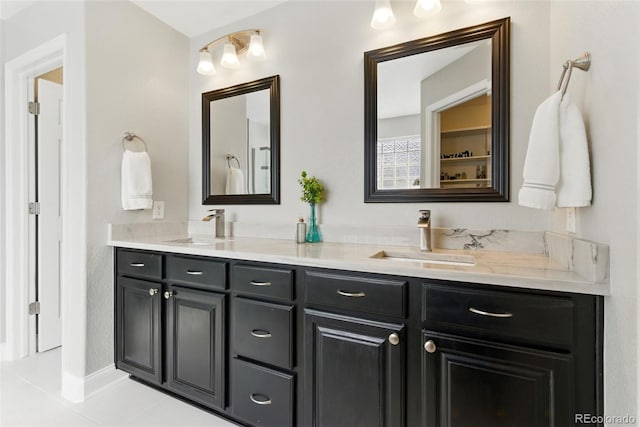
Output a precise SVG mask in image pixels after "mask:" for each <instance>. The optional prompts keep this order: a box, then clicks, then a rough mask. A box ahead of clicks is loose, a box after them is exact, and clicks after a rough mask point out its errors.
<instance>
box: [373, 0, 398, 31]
mask: <svg viewBox="0 0 640 427" xmlns="http://www.w3.org/2000/svg"><path fill="white" fill-rule="evenodd" d="M395 23H396V17H395V16H394V15H393V9H391V0H376V8H375V9H374V10H373V17H372V18H371V27H372V28H374V29H376V30H384V29H387V28H390V27H392V26H393V24H395Z"/></svg>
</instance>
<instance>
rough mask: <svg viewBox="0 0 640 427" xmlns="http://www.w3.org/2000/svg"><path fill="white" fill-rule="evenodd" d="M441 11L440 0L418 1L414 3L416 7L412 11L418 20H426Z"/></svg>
mask: <svg viewBox="0 0 640 427" xmlns="http://www.w3.org/2000/svg"><path fill="white" fill-rule="evenodd" d="M441 9H442V4H440V0H418V1H416V7H415V8H414V9H413V14H414V15H416V16H417V17H418V18H426V17H428V16H432V15H435V14H436V13H438V12H440V10H441Z"/></svg>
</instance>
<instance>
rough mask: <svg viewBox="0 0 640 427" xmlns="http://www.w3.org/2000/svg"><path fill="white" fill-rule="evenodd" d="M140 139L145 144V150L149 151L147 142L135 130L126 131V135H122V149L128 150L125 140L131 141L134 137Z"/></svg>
mask: <svg viewBox="0 0 640 427" xmlns="http://www.w3.org/2000/svg"><path fill="white" fill-rule="evenodd" d="M136 138H137V139H139V140H140V141H141V142H142V143H143V144H144V151H146V152H149V149H148V148H147V143H146V142H144V139H142V138H140V137H139V136H138V135H136V134H135V133H133V132H125V133H124V135H123V136H122V151H127V147H125V144H124V142H125V141H127V142H131V141H133V140H134V139H136Z"/></svg>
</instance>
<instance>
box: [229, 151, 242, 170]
mask: <svg viewBox="0 0 640 427" xmlns="http://www.w3.org/2000/svg"><path fill="white" fill-rule="evenodd" d="M231 160H235V161H236V163H238V169H240V160H238V158H237V157H236V156H233V155H231V154H227V166H229V168H231Z"/></svg>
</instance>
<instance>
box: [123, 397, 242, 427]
mask: <svg viewBox="0 0 640 427" xmlns="http://www.w3.org/2000/svg"><path fill="white" fill-rule="evenodd" d="M126 425H127V426H136V427H143V426H144V427H147V426H148V427H153V426H178V425H180V426H183V427H197V426H209V427H235V426H236V424H232V423H230V422H228V421H226V420H223V419H222V418H219V417H216V416H215V415H212V414H211V413H209V412H206V411H203V410H201V409H198V408H196V407H194V406H191V405H189V404H187V403H184V402H181V401H180V400H178V399H173V398H169V399H167V400H166V401H165V402H162V403H160V404H159V405H157V406H154V407H153V408H149V409H148V410H146V411H144V412H143V413H141V414H139V415H138V416H137V417H135V418H132V419H131V420H129V421H128V422H127V423H126Z"/></svg>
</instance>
